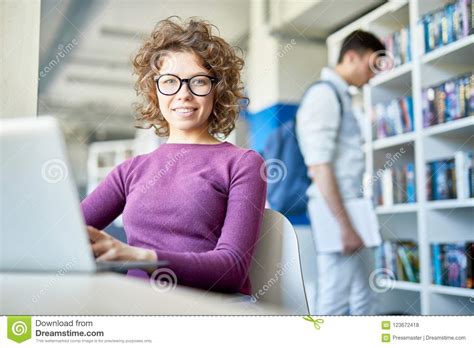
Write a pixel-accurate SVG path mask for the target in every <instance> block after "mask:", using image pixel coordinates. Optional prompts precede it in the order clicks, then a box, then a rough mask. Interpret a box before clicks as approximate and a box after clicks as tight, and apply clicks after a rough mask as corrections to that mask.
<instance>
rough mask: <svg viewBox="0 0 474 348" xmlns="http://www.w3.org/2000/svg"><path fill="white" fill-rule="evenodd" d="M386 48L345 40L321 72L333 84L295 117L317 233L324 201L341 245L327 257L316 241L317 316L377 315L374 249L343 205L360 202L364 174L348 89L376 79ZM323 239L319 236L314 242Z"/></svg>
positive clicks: (367, 40)
mask: <svg viewBox="0 0 474 348" xmlns="http://www.w3.org/2000/svg"><path fill="white" fill-rule="evenodd" d="M384 49H385V47H384V45H383V44H382V42H381V41H380V40H379V39H378V38H377V37H376V36H374V35H373V34H371V33H368V32H365V31H361V30H357V31H355V32H353V33H351V34H350V35H349V36H347V37H346V38H345V39H344V41H343V44H342V47H341V51H340V54H339V59H338V62H337V65H336V67H335V68H334V69H331V68H328V67H326V68H324V69H323V70H322V72H321V80H323V81H328V82H329V83H330V85H329V84H328V83H318V84H316V85H314V86H312V87H311V88H310V89H309V90H308V91H307V92H306V94H305V96H304V99H303V100H302V102H301V106H300V108H299V109H298V112H297V116H296V131H297V137H298V142H299V145H300V149H301V152H302V154H303V157H304V160H305V164H306V166H307V167H308V174H309V176H310V177H311V178H312V183H311V186H310V187H309V189H308V191H307V194H308V197H309V203H308V211H309V215H310V219H311V225H312V230H313V233H314V234H318V223H319V224H320V223H321V221H320V220H318V219H321V217H320V216H318V211H317V210H318V209H315V205H316V204H317V203H321V202H324V203H325V204H326V205H327V207H328V208H329V211H330V213H332V215H333V216H334V217H335V218H336V220H337V223H338V225H339V227H340V238H341V242H342V250H341V251H340V252H328V253H323V252H321V248H320V245H318V242H316V249H317V250H318V255H317V262H318V264H317V271H318V294H317V299H318V300H317V314H319V315H347V314H352V315H370V314H374V310H375V306H374V298H373V292H372V291H371V289H370V286H369V276H370V273H371V271H372V270H373V263H374V260H373V258H374V255H373V249H371V248H365V247H364V244H363V241H362V239H361V237H360V234H359V233H358V231H356V229H355V228H354V226H353V223H352V221H351V218H350V216H349V214H348V212H347V211H346V208H345V207H344V203H346V202H347V201H349V200H351V199H357V198H360V197H362V189H361V188H362V178H363V173H364V169H365V159H364V152H363V149H362V134H361V130H360V128H359V124H358V121H357V119H356V117H355V115H354V112H353V101H352V96H351V94H350V93H349V86H350V85H353V86H356V87H362V86H363V85H364V84H366V83H367V82H368V81H369V80H370V78H372V77H373V76H374V71H372V69H371V63H372V62H371V59H374V55H378V54H382V55H383V54H384ZM331 86H332V87H331ZM336 92H337V94H336ZM321 200H323V201H321ZM334 233H337V231H334ZM324 238H325V236H324V235H317V238H315V239H316V240H320V241H324ZM321 244H322V243H321Z"/></svg>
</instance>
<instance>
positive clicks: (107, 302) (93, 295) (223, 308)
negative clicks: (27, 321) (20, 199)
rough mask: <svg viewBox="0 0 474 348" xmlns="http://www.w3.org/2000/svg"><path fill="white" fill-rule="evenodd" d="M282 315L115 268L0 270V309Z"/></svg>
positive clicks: (12, 311)
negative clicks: (158, 284)
mask: <svg viewBox="0 0 474 348" xmlns="http://www.w3.org/2000/svg"><path fill="white" fill-rule="evenodd" d="M22 314H24V315H269V314H272V315H282V314H285V313H284V312H283V311H282V310H280V309H278V308H275V307H270V306H264V305H262V304H254V303H251V302H249V301H247V302H242V300H240V302H239V299H238V298H236V297H235V296H232V295H227V294H219V293H213V292H206V291H202V290H198V289H191V288H187V287H182V286H177V287H176V288H175V289H172V290H169V291H167V292H160V291H158V290H156V289H154V288H153V287H152V286H151V284H150V283H149V282H147V281H146V280H142V279H133V278H130V277H125V276H122V275H119V274H112V273H101V274H74V275H72V274H66V275H58V274H47V273H0V315H22Z"/></svg>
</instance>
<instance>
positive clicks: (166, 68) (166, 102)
mask: <svg viewBox="0 0 474 348" xmlns="http://www.w3.org/2000/svg"><path fill="white" fill-rule="evenodd" d="M164 74H172V75H176V76H178V77H179V78H181V79H189V78H191V77H193V76H196V75H211V74H210V72H209V71H208V70H207V69H206V68H204V67H203V66H202V64H201V63H200V60H199V58H198V57H197V56H196V55H195V54H193V53H190V52H170V53H168V54H167V55H166V56H164V57H163V58H162V60H161V66H160V75H164ZM163 78H166V77H163ZM156 93H157V95H158V103H159V106H160V111H161V113H162V114H163V117H164V118H165V119H166V121H167V122H168V125H169V130H170V134H173V133H176V132H178V133H184V134H207V129H208V119H209V116H210V115H211V112H212V108H213V103H214V92H213V91H212V90H211V92H210V93H209V94H208V95H207V96H203V97H201V96H196V95H194V94H192V93H191V91H190V90H189V86H188V84H187V83H183V84H182V86H181V88H180V90H179V91H178V92H177V93H176V94H174V95H164V94H162V93H160V91H159V90H158V88H157V90H156Z"/></svg>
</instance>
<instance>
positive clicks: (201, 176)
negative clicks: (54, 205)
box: [81, 142, 266, 295]
mask: <svg viewBox="0 0 474 348" xmlns="http://www.w3.org/2000/svg"><path fill="white" fill-rule="evenodd" d="M263 165H264V160H263V159H262V157H261V156H260V155H259V154H258V153H257V152H255V151H253V150H247V149H242V148H239V147H236V146H234V145H232V144H230V143H228V142H223V143H220V144H217V145H216V144H214V145H211V144H163V145H161V146H160V147H159V148H158V149H156V150H155V151H153V152H151V153H149V154H146V155H141V156H136V157H134V158H131V159H129V160H126V161H125V162H123V163H121V164H120V165H118V166H117V167H116V168H115V169H114V170H113V171H112V172H111V173H110V174H109V175H108V176H107V177H106V178H105V179H104V181H102V182H101V184H100V185H99V186H98V187H97V188H96V189H95V190H94V191H93V192H92V193H91V194H90V195H89V196H87V197H86V198H85V199H84V200H83V201H82V203H81V208H82V212H83V214H84V218H85V222H86V224H87V225H91V226H94V227H96V228H98V229H104V228H105V227H106V226H108V225H109V224H110V223H111V222H112V221H113V220H114V219H115V218H116V217H117V216H119V215H120V214H122V213H123V223H124V228H125V233H126V235H127V240H128V244H129V245H132V246H137V247H143V248H147V249H152V250H155V251H156V254H157V256H158V258H159V259H161V260H167V261H169V263H170V264H169V266H167V267H169V268H170V269H171V270H172V271H173V272H174V273H175V274H176V278H177V281H178V283H179V284H182V285H187V286H192V287H198V288H203V289H209V290H216V291H224V292H241V293H244V294H248V295H249V294H251V286H250V281H249V277H248V273H249V268H250V264H251V259H252V253H253V250H254V246H255V243H256V241H257V238H258V234H259V230H260V226H261V223H262V218H263V213H264V209H265V208H264V207H265V196H266V181H265V177H262V175H265V173H264V170H263V169H261V168H262V166H263ZM262 172H263V173H262ZM261 173H262V174H261ZM129 275H134V276H140V277H148V275H147V274H146V273H145V272H144V271H140V270H133V271H130V272H129Z"/></svg>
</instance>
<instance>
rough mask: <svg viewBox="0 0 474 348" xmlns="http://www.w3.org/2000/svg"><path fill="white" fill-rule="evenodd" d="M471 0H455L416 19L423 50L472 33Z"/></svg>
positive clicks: (444, 44)
mask: <svg viewBox="0 0 474 348" xmlns="http://www.w3.org/2000/svg"><path fill="white" fill-rule="evenodd" d="M473 6H474V4H473V1H472V0H457V1H455V2H451V3H448V4H446V5H445V6H444V7H443V8H439V9H436V10H435V11H432V12H429V13H427V14H425V15H423V16H422V17H421V18H420V20H419V21H418V30H419V31H420V33H422V35H421V37H422V38H423V40H421V41H422V42H423V47H422V49H423V51H424V52H425V53H428V52H431V51H433V50H435V49H436V48H439V47H442V46H446V45H448V44H450V43H452V42H455V41H458V40H460V39H462V38H465V37H467V36H469V35H471V34H473V33H474V27H473V20H472V16H473Z"/></svg>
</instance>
